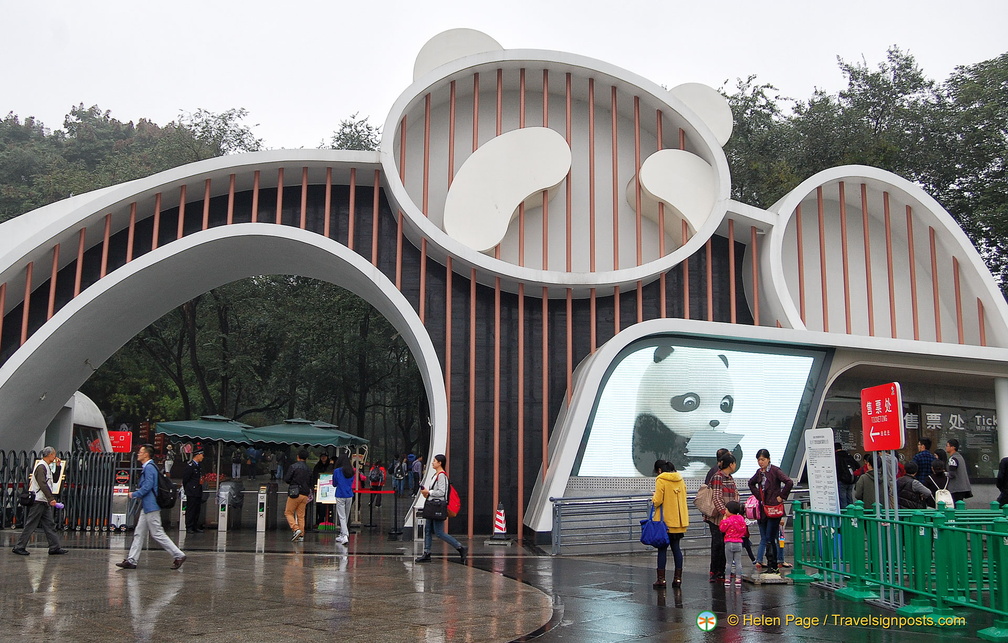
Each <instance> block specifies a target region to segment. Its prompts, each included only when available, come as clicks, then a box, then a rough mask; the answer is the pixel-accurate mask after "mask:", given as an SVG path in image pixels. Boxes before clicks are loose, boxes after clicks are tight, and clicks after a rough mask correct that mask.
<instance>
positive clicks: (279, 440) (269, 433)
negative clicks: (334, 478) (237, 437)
mask: <svg viewBox="0 0 1008 643" xmlns="http://www.w3.org/2000/svg"><path fill="white" fill-rule="evenodd" d="M329 427H331V428H329ZM242 433H243V434H244V435H245V438H246V440H247V441H249V442H265V443H269V444H301V445H305V446H330V447H342V446H355V445H359V444H367V443H368V441H367V440H365V439H364V438H361V437H358V436H356V435H351V434H349V433H345V432H343V431H339V430H337V429H336V428H335V425H332V424H328V423H326V422H311V421H309V420H305V419H302V418H294V419H291V420H286V421H284V423H283V424H272V425H270V426H263V427H259V428H256V429H252V428H247V429H243V430H242Z"/></svg>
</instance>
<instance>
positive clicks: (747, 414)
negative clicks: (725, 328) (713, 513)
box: [571, 337, 826, 479]
mask: <svg viewBox="0 0 1008 643" xmlns="http://www.w3.org/2000/svg"><path fill="white" fill-rule="evenodd" d="M825 358H826V351H825V350H809V349H804V348H793V347H784V346H774V345H761V344H748V343H739V342H727V341H724V342H709V341H703V342H700V341H695V340H691V339H685V338H679V337H663V338H649V339H648V340H643V341H641V342H638V343H636V344H633V345H631V346H629V347H627V349H625V350H624V351H623V352H622V353H621V355H620V357H618V358H617V359H616V360H615V361H614V364H613V365H612V366H611V367H610V369H609V372H608V374H607V376H606V378H605V380H604V381H603V384H602V391H601V393H600V394H599V396H598V398H597V399H596V403H595V409H594V411H593V413H592V417H591V420H590V421H589V425H588V428H587V429H586V430H585V437H584V439H583V441H582V444H581V450H580V452H579V454H578V458H577V460H576V462H575V464H574V469H573V471H572V472H571V474H572V475H576V476H616V477H634V476H652V475H654V474H653V469H654V462H655V460H657V459H662V460H668V461H670V462H672V463H673V464H675V465H676V468H677V470H679V471H681V472H682V473H683V475H684V476H686V477H703V476H705V475H706V474H707V472H708V471H709V470H710V468H711V466H712V465H713V464H714V462H715V458H714V456H715V452H716V451H717V450H718V449H719V448H721V447H724V448H727V449H729V450H731V451H732V452H733V453H734V454H735V456H736V458H737V459H738V460H739V468H738V471H737V472H736V474H735V475H736V477H739V478H743V477H744V478H746V479H748V478H749V477H750V476H751V475H752V474H753V473H755V472H756V468H757V466H758V465H757V464H756V452H757V451H758V450H759V449H764V448H765V449H768V450H769V451H770V455H771V459H772V460H773V462H774V463H776V464H781V463H782V462H785V463H788V464H789V463H790V461H791V459H792V458H793V456H794V452H793V447H789V444H797V443H798V442H799V440H797V439H794V438H795V437H796V436H798V435H800V433H801V431H802V429H803V428H804V424H805V420H806V417H807V415H808V410H809V408H810V406H811V402H812V400H813V397H814V395H815V393H816V389H817V385H818V383H819V382H818V380H819V374H820V373H821V372H822V370H823V363H824V361H825Z"/></svg>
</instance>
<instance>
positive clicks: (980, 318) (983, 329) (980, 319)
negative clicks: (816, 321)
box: [0, 297, 987, 346]
mask: <svg viewBox="0 0 1008 643" xmlns="http://www.w3.org/2000/svg"><path fill="white" fill-rule="evenodd" d="M2 308H3V307H2V306H0V311H2ZM977 324H978V325H979V327H980V345H981V346H986V345H987V325H986V324H985V323H984V305H983V301H982V300H981V299H980V298H979V297H977Z"/></svg>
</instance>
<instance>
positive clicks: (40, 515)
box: [16, 491, 60, 551]
mask: <svg viewBox="0 0 1008 643" xmlns="http://www.w3.org/2000/svg"><path fill="white" fill-rule="evenodd" d="M39 495H42V492H41V491H40V492H39ZM40 524H41V525H42V531H44V532H45V536H46V540H48V541H49V551H53V550H56V549H59V548H60V539H59V536H58V535H57V534H56V521H55V520H53V510H52V507H51V506H50V505H49V503H48V502H35V503H32V506H31V507H29V508H28V516H27V517H26V518H25V523H24V528H23V529H22V530H21V537H20V538H18V541H17V545H16V548H17V549H24V548H25V546H26V545H27V544H28V540H29V539H30V538H31V536H32V534H33V533H35V530H36V529H37V528H38V526H39V525H40Z"/></svg>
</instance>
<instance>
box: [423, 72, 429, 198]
mask: <svg viewBox="0 0 1008 643" xmlns="http://www.w3.org/2000/svg"><path fill="white" fill-rule="evenodd" d="M430 112H431V95H430V92H427V95H426V96H424V128H423V202H422V205H423V213H424V216H430V214H429V213H428V209H429V208H428V203H429V197H430Z"/></svg>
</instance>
